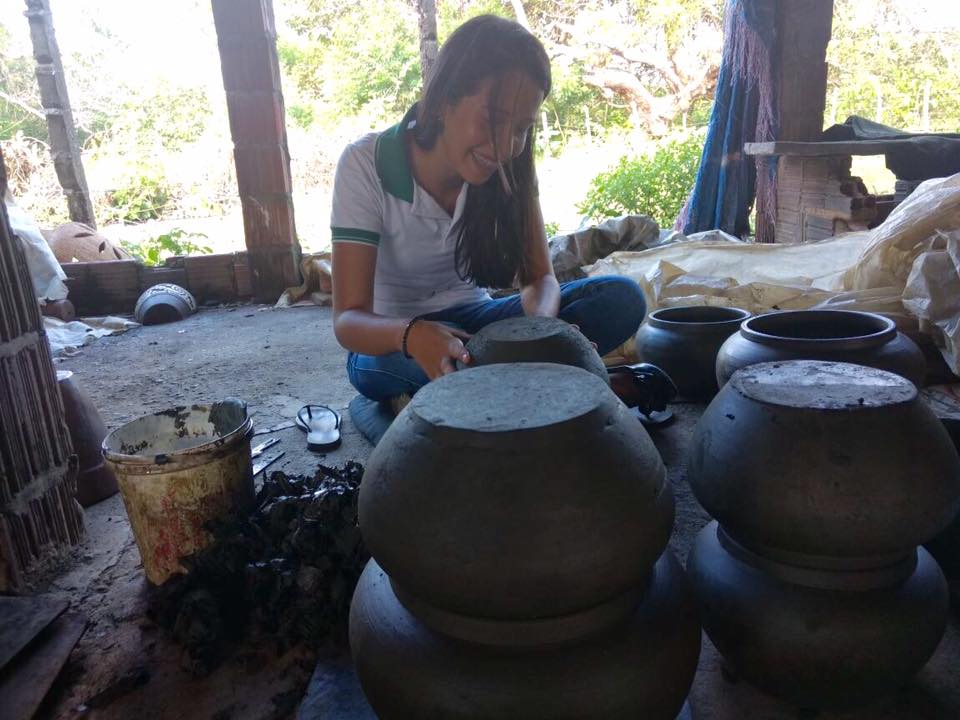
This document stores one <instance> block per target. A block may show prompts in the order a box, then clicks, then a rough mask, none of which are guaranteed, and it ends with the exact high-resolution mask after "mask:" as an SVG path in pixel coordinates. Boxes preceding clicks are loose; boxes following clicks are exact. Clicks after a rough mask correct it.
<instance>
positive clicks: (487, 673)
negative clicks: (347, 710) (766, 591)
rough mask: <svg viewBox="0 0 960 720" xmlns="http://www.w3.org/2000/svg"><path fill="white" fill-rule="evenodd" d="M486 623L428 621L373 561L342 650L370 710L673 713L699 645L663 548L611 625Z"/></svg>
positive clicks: (665, 719) (688, 601)
mask: <svg viewBox="0 0 960 720" xmlns="http://www.w3.org/2000/svg"><path fill="white" fill-rule="evenodd" d="M364 482H366V477H365V478H364ZM478 588H479V586H478ZM465 622H469V620H468V619H465ZM543 622H545V623H549V622H551V619H545V620H544V621H543ZM556 622H563V619H559V620H556ZM487 624H488V625H499V626H501V627H499V628H497V629H494V630H492V631H491V633H490V636H491V640H492V641H491V642H484V641H482V640H480V639H477V640H474V641H465V640H463V639H459V638H454V637H450V636H447V635H445V634H443V633H441V632H437V631H436V630H433V629H431V628H430V627H428V626H427V625H426V624H425V623H424V622H422V621H421V620H420V619H419V617H418V616H417V615H416V614H415V613H413V612H411V611H410V609H408V608H407V607H405V605H404V604H403V603H402V602H401V601H400V600H399V599H398V597H397V595H396V593H395V592H394V589H393V587H392V585H391V582H390V578H389V577H387V575H386V573H384V571H383V570H382V569H381V568H380V567H379V566H378V565H377V563H376V561H374V560H371V561H370V562H369V563H368V564H367V567H366V569H365V570H364V571H363V574H362V575H361V577H360V582H359V584H358V585H357V589H356V592H355V593H354V596H353V602H352V605H351V608H350V649H351V652H352V654H353V658H354V664H355V665H356V668H357V675H358V676H359V678H360V683H361V685H362V686H363V691H364V693H365V694H366V696H367V699H368V700H369V701H370V704H371V706H372V707H373V710H374V712H376V714H377V717H379V718H382V720H393V719H401V718H402V719H406V718H458V719H460V720H474V719H476V720H481V719H484V720H486V719H487V718H524V719H527V720H538V719H540V718H543V719H548V718H549V719H550V720H559V719H560V718H563V719H566V720H574V719H576V720H619V719H622V720H634V719H635V718H648V719H649V720H674V719H675V718H676V717H677V714H678V713H679V712H680V710H681V707H682V706H683V703H684V699H685V698H686V696H687V693H688V692H689V689H690V685H691V683H692V682H693V676H694V673H695V671H696V667H697V659H698V657H699V654H700V625H699V622H698V618H697V611H696V607H695V605H694V603H693V598H692V593H691V591H690V589H689V584H688V582H687V580H686V578H685V577H684V573H683V570H682V568H681V567H680V565H679V563H677V561H676V560H675V559H674V558H673V556H672V555H671V554H670V553H669V551H667V552H665V553H664V554H663V555H662V556H661V557H660V559H659V560H658V561H657V563H656V564H655V566H654V568H653V570H652V573H651V574H650V577H649V581H648V583H647V584H646V585H645V587H644V591H643V593H642V594H641V595H640V597H639V598H638V600H637V601H636V602H635V603H633V605H632V607H629V608H627V609H626V613H625V615H624V616H623V617H622V618H620V619H618V620H617V622H615V623H614V624H613V625H608V626H606V627H603V628H601V629H598V630H595V631H591V632H588V633H586V634H584V635H583V636H581V637H574V638H571V639H569V640H567V641H565V642H561V643H559V644H557V643H554V644H546V645H536V644H534V645H528V644H526V643H523V642H518V643H516V644H513V643H510V642H509V638H511V637H521V638H525V637H527V632H528V630H529V626H530V625H532V624H535V621H534V622H529V623H528V622H500V623H495V622H489V623H487ZM513 627H516V630H513V629H512V628H513Z"/></svg>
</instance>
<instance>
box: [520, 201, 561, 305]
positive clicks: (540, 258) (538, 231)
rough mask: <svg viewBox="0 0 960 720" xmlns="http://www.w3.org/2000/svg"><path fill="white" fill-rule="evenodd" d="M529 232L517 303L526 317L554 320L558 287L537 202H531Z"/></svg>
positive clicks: (558, 298) (558, 292)
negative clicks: (524, 273)
mask: <svg viewBox="0 0 960 720" xmlns="http://www.w3.org/2000/svg"><path fill="white" fill-rule="evenodd" d="M531 204H532V206H533V207H532V208H531V231H530V234H529V236H528V237H527V258H528V260H529V262H530V265H529V271H528V276H527V277H526V278H521V287H520V303H521V305H522V306H523V312H524V314H525V315H530V316H535V317H536V316H545V317H556V316H557V312H558V311H559V309H560V283H558V282H557V277H556V275H554V274H553V265H552V264H551V262H550V251H549V249H548V247H547V234H546V232H545V230H544V228H543V214H542V212H541V210H540V201H539V199H537V198H534V199H533V201H532V203H531Z"/></svg>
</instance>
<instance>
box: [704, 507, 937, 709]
mask: <svg viewBox="0 0 960 720" xmlns="http://www.w3.org/2000/svg"><path fill="white" fill-rule="evenodd" d="M913 558H914V564H913V565H912V569H911V570H909V571H908V572H907V574H906V577H905V579H903V580H902V581H900V582H894V583H892V584H887V585H884V586H881V587H876V588H872V589H869V590H864V591H860V592H843V591H838V590H837V589H835V588H830V587H810V586H806V585H803V584H800V583H798V582H797V579H796V578H794V577H791V573H790V569H789V568H785V571H786V577H787V578H789V579H782V578H780V577H778V576H777V575H775V574H774V573H773V572H771V563H764V565H763V566H762V567H757V566H756V565H754V564H752V563H751V562H749V559H750V556H749V554H747V555H743V554H737V553H736V550H733V551H731V550H730V549H728V547H727V545H726V544H725V541H724V538H723V536H722V534H718V526H717V523H716V522H712V523H710V524H709V525H708V526H707V527H706V528H704V529H703V530H702V531H701V533H700V534H699V535H698V537H697V540H696V543H695V544H694V547H693V549H692V550H691V552H690V557H689V558H688V560H687V572H688V574H689V577H690V580H691V582H692V583H693V586H694V588H695V590H696V593H697V596H698V599H699V600H700V608H701V613H702V617H703V626H704V629H705V630H706V632H707V635H709V637H710V639H711V640H712V641H713V643H714V645H716V647H717V649H718V650H719V651H720V653H721V654H722V655H723V657H724V658H725V660H726V662H727V663H728V664H729V666H730V668H731V669H732V670H733V671H734V672H735V673H736V674H738V675H739V676H741V677H742V678H743V679H745V680H747V681H749V682H751V683H753V684H754V685H756V686H757V687H759V688H760V689H762V690H764V691H766V692H769V693H771V694H773V695H776V696H778V697H780V698H783V699H785V700H787V701H789V702H792V703H795V704H797V705H799V706H801V707H807V708H845V707H851V706H854V705H857V704H860V703H865V702H869V701H871V700H873V699H874V698H875V697H877V696H878V695H881V694H885V693H890V692H893V691H895V690H896V689H897V688H898V687H899V686H901V685H903V684H904V683H906V682H907V681H908V680H909V679H910V678H911V677H912V676H913V675H914V674H915V673H916V672H917V671H918V670H919V669H920V668H921V667H922V666H923V665H924V663H926V661H927V660H928V659H929V658H930V657H931V656H932V655H933V652H934V651H935V650H936V647H937V644H938V643H939V642H940V638H941V637H942V636H943V633H944V630H945V628H946V623H947V607H948V600H947V586H946V582H945V581H944V579H943V575H942V573H941V572H940V569H939V568H938V567H937V564H936V562H934V560H933V558H931V557H930V555H929V554H928V553H927V552H926V551H925V550H923V549H922V548H921V549H919V550H918V551H917V552H916V554H915V555H914V556H913ZM841 575H842V573H841ZM838 584H839V585H841V586H843V585H846V584H848V582H847V580H846V579H844V578H840V579H839V581H838Z"/></svg>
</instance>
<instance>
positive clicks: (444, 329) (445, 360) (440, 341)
mask: <svg viewBox="0 0 960 720" xmlns="http://www.w3.org/2000/svg"><path fill="white" fill-rule="evenodd" d="M469 339H470V335H469V333H465V332H463V330H458V329H457V328H452V327H450V326H449V325H444V324H443V323H439V322H431V321H429V320H419V321H417V322H415V323H414V324H413V327H411V328H410V333H409V335H407V352H408V353H410V355H412V356H413V359H414V360H416V361H417V365H419V366H420V367H421V368H422V369H423V371H424V372H425V373H426V374H427V377H428V378H430V379H431V380H434V379H436V378H438V377H440V376H441V375H448V374H450V373H452V372H454V371H455V370H456V369H457V366H456V361H457V360H459V361H460V362H463V363H469V362H470V353H468V352H467V350H466V348H464V346H463V343H464V341H465V340H469Z"/></svg>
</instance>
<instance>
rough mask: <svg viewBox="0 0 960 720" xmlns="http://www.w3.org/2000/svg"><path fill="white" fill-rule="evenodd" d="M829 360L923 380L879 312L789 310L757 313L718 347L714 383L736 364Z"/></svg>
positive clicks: (913, 356)
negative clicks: (764, 313)
mask: <svg viewBox="0 0 960 720" xmlns="http://www.w3.org/2000/svg"><path fill="white" fill-rule="evenodd" d="M798 359H802V360H832V361H835V362H849V363H856V364H857V365H869V366H870V367H875V368H880V369H881V370H889V371H890V372H895V373H897V374H898V375H902V376H903V377H905V378H907V379H908V380H910V381H911V382H912V383H913V384H914V385H917V386H918V387H919V386H921V385H922V384H923V378H924V375H925V374H926V361H925V360H924V357H923V352H922V351H921V350H920V348H918V347H917V345H916V343H914V342H913V341H912V340H911V339H910V338H908V337H907V336H906V335H904V334H903V333H899V332H897V326H896V324H895V323H894V322H893V320H890V319H889V318H886V317H884V316H882V315H875V314H873V313H864V312H852V311H849V310H791V311H787V312H776V313H768V314H766V315H758V316H756V317H753V318H750V319H749V320H746V321H744V323H743V324H742V325H741V326H740V331H739V332H738V333H736V334H734V335H731V336H730V338H729V339H728V340H727V341H726V342H725V343H724V344H723V346H722V347H721V348H720V352H719V354H718V355H717V367H716V371H717V384H718V385H719V386H720V387H723V385H724V383H726V382H727V381H728V380H729V379H730V376H731V375H733V373H734V372H736V371H737V370H739V369H740V368H742V367H746V366H748V365H756V364H757V363H762V362H772V361H775V360H798Z"/></svg>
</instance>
